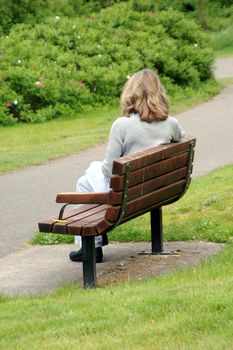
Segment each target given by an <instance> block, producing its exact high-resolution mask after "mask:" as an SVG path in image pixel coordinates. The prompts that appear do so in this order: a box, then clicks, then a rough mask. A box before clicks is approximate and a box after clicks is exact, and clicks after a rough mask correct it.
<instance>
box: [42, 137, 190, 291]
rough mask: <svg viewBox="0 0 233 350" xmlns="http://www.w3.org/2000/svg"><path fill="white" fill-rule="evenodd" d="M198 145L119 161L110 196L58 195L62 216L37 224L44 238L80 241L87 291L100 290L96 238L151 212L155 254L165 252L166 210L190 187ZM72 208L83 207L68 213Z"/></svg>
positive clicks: (186, 140) (158, 150)
mask: <svg viewBox="0 0 233 350" xmlns="http://www.w3.org/2000/svg"><path fill="white" fill-rule="evenodd" d="M195 142H196V140H195V139H194V138H192V137H186V138H184V139H183V140H182V141H180V142H176V143H170V144H166V145H161V146H157V147H153V148H150V149H147V150H145V151H142V152H137V153H135V154H133V155H130V156H125V157H122V158H118V159H116V160H115V161H114V163H113V171H112V172H113V174H114V177H112V178H111V181H110V187H111V190H110V191H109V192H107V193H104V192H103V193H94V192H92V193H76V192H74V193H60V194H58V195H57V199H56V201H57V203H65V205H63V207H62V208H61V210H60V213H59V216H58V217H57V216H56V217H52V218H49V219H47V220H44V221H41V222H39V230H40V232H53V233H60V234H69V235H81V236H82V249H83V279H84V287H95V286H96V261H95V240H94V238H95V236H96V235H103V234H104V233H106V232H109V231H111V230H112V229H113V228H114V227H116V226H118V225H120V224H123V223H125V222H127V221H129V220H132V219H134V218H136V217H138V216H140V215H143V214H145V213H147V212H150V218H151V244H152V254H158V253H161V252H163V227H162V206H163V205H167V204H171V203H173V202H175V201H177V200H178V199H180V198H181V197H182V196H183V195H184V193H185V192H186V190H187V189H188V187H189V184H190V180H191V173H192V164H193V156H194V147H195ZM69 204H83V205H82V206H81V207H79V208H77V209H72V210H70V211H67V212H65V208H66V207H67V206H68V205H69Z"/></svg>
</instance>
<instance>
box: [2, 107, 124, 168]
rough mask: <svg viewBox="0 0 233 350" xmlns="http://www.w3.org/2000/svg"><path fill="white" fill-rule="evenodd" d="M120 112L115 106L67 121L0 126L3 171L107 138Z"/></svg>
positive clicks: (78, 148) (60, 155) (85, 146)
mask: <svg viewBox="0 0 233 350" xmlns="http://www.w3.org/2000/svg"><path fill="white" fill-rule="evenodd" d="M117 115H119V111H118V108H112V109H108V110H106V109H105V110H103V111H93V112H88V113H83V114H81V115H79V116H78V117H77V118H72V119H67V120H65V119H58V120H53V121H49V122H46V123H43V124H19V125H15V126H13V127H0V172H9V171H12V170H16V169H19V168H22V167H25V166H28V165H32V164H40V163H44V162H46V161H48V160H51V159H55V158H58V157H62V156H66V155H68V154H72V153H74V152H77V151H81V150H84V149H87V148H89V147H92V146H95V145H96V144H99V143H101V142H103V141H106V140H107V138H108V133H109V129H110V126H111V124H112V121H113V120H114V119H115V118H116V117H117Z"/></svg>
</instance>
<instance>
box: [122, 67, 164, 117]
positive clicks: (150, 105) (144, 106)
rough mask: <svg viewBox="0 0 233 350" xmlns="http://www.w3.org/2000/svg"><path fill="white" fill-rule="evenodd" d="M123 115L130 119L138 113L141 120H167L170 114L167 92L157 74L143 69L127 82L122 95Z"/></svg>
mask: <svg viewBox="0 0 233 350" xmlns="http://www.w3.org/2000/svg"><path fill="white" fill-rule="evenodd" d="M121 108H122V113H123V115H124V116H126V117H130V115H131V114H132V113H138V114H139V116H140V118H141V120H143V121H147V122H152V121H154V120H165V119H166V118H167V117H168V113H169V104H168V98H167V95H166V90H165V88H164V86H163V85H162V83H161V82H160V80H159V77H158V76H157V74H155V73H154V72H153V71H152V70H151V69H142V70H140V71H139V72H137V73H135V74H134V75H133V76H132V77H131V78H129V80H128V81H127V82H126V84H125V86H124V88H123V91H122V94H121Z"/></svg>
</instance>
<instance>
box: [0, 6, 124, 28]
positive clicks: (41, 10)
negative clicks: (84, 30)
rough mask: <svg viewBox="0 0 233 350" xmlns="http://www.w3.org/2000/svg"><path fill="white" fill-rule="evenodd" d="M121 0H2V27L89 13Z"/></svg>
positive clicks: (0, 18) (0, 14)
mask: <svg viewBox="0 0 233 350" xmlns="http://www.w3.org/2000/svg"><path fill="white" fill-rule="evenodd" d="M120 1H122V0H89V1H88V0H59V1H57V0H33V1H31V0H17V1H16V0H7V1H6V0H0V9H1V11H0V28H2V31H3V32H4V33H8V32H9V30H10V28H11V27H12V26H13V25H15V24H16V23H31V24H35V23H40V22H43V21H44V20H45V19H46V17H48V16H69V17H76V16H81V15H89V14H90V13H92V12H96V11H100V10H101V8H104V7H108V6H111V5H113V4H114V3H117V2H120Z"/></svg>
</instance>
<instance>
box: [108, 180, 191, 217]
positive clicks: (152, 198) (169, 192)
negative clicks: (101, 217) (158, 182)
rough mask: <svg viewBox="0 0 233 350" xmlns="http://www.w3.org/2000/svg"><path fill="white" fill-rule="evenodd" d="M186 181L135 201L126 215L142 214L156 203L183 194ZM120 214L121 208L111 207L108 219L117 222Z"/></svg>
mask: <svg viewBox="0 0 233 350" xmlns="http://www.w3.org/2000/svg"><path fill="white" fill-rule="evenodd" d="M184 186H185V180H181V181H178V182H177V183H175V184H172V185H169V186H166V187H163V188H161V189H159V190H156V191H154V192H152V193H150V194H147V195H145V196H142V197H141V198H140V199H136V200H133V201H131V202H129V203H127V205H126V210H125V215H124V217H127V216H129V215H132V214H133V213H137V212H140V210H143V209H145V208H147V207H148V208H150V207H151V206H153V205H156V203H159V202H162V201H164V200H166V199H168V198H170V197H173V196H174V195H178V194H182V192H183V191H184ZM119 214H120V206H118V207H113V206H112V207H109V208H108V209H107V211H106V219H107V220H109V221H111V222H115V221H116V220H117V219H118V216H119Z"/></svg>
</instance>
